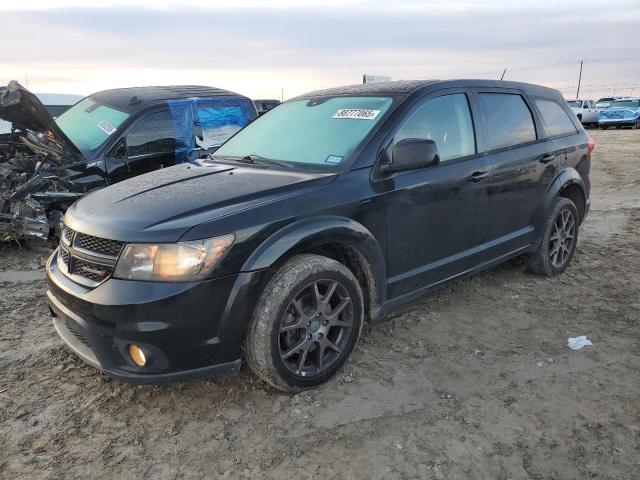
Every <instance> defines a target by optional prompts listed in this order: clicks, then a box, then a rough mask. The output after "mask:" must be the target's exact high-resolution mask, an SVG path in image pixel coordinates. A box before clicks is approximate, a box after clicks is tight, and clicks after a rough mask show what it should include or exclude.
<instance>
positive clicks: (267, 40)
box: [0, 0, 640, 96]
mask: <svg viewBox="0 0 640 480" xmlns="http://www.w3.org/2000/svg"><path fill="white" fill-rule="evenodd" d="M77 3H78V2H73V1H68V2H62V3H57V4H56V3H53V4H52V3H49V2H47V3H46V6H47V8H45V9H40V10H39V9H36V8H35V7H38V6H40V7H43V6H45V4H44V2H37V1H35V2H34V1H27V2H26V3H25V5H24V6H25V7H26V9H23V10H7V11H5V12H3V14H2V20H1V21H2V23H3V42H4V44H3V62H2V64H3V66H2V69H1V70H0V76H4V75H5V74H6V75H9V74H12V75H18V76H19V78H22V75H23V72H29V73H28V76H29V78H30V82H31V83H32V84H34V85H46V87H47V89H48V90H50V91H52V90H53V89H57V90H59V91H69V89H70V88H74V89H76V91H80V90H77V89H78V88H82V90H81V91H82V92H84V93H89V92H90V91H93V90H95V89H97V88H110V87H115V86H122V85H126V84H128V83H127V82H131V81H143V82H144V83H147V84H148V83H156V84H157V83H169V82H171V81H176V80H177V81H179V82H188V83H202V82H203V81H204V82H206V83H211V82H212V81H213V80H216V81H218V82H220V81H222V82H223V83H224V84H219V83H216V84H215V85H216V86H222V87H226V88H231V89H234V85H238V86H239V87H240V88H246V89H247V91H244V92H243V93H247V94H250V95H260V96H265V95H266V96H276V95H277V94H279V93H280V92H279V90H280V87H281V86H282V87H285V89H286V90H287V92H288V93H289V94H291V95H293V94H296V93H301V92H302V91H305V90H307V89H310V88H319V87H326V86H332V85H336V84H342V83H355V82H357V81H358V80H359V78H360V77H361V75H362V73H377V74H390V75H392V76H393V77H394V78H434V77H436V78H452V77H472V76H477V77H491V78H495V77H496V76H498V75H499V74H500V73H501V71H502V68H504V67H505V66H506V67H507V68H508V69H509V70H508V74H507V78H511V79H518V80H528V81H537V82H541V83H546V84H550V85H552V86H556V87H560V88H566V89H567V90H569V89H570V88H571V87H572V86H573V84H574V83H575V77H576V76H577V75H576V64H577V62H578V61H579V60H580V59H581V58H590V59H597V60H600V62H592V63H591V64H588V68H589V69H590V70H587V69H585V81H587V80H588V78H589V77H588V75H587V73H588V71H589V72H590V74H591V75H592V80H591V84H592V85H594V87H593V88H594V89H596V88H600V87H601V86H603V85H605V84H606V83H607V82H608V83H612V82H611V81H609V79H605V78H600V79H599V80H598V82H596V81H595V79H596V78H597V75H600V76H606V74H607V73H608V70H609V69H610V68H611V62H610V61H609V60H610V59H615V58H617V59H619V60H618V61H617V63H616V68H615V71H616V73H617V74H618V75H621V78H624V75H627V76H628V77H626V80H616V84H618V85H626V84H627V83H628V84H629V85H631V84H633V82H636V83H640V74H638V73H639V72H638V68H637V67H638V65H640V63H638V61H640V55H637V54H635V52H634V51H633V50H632V49H631V47H630V46H627V45H630V44H626V43H625V42H621V41H620V39H624V38H627V39H628V38H635V36H636V35H637V25H638V24H639V20H640V6H638V5H636V4H635V3H634V2H627V1H622V2H618V3H617V4H616V5H617V6H618V8H621V7H624V10H625V14H624V15H609V14H606V15H605V14H603V15H593V14H589V15H586V14H585V15H583V14H581V13H576V12H584V11H585V5H586V4H589V3H590V1H589V0H584V1H582V2H578V1H576V2H566V3H563V4H562V5H555V2H553V3H552V2H550V1H546V0H544V1H542V2H541V3H536V5H535V6H532V5H530V4H528V3H527V2H514V3H509V4H506V5H503V4H500V3H499V2H491V1H489V2H485V3H475V2H459V1H456V2H447V3H442V2H418V1H414V0H404V1H401V2H383V1H381V0H374V1H370V2H364V1H360V2H355V3H350V4H349V5H345V6H342V5H338V3H339V2H336V1H329V2H327V1H323V2H315V1H312V2H308V3H307V2H305V3H304V4H302V6H300V3H297V2H293V1H289V0H281V1H279V2H276V3H275V4H271V6H270V7H265V6H262V4H261V3H260V2H255V1H249V0H246V1H245V0H240V1H239V2H238V1H236V2H233V5H234V7H235V8H231V7H230V5H232V4H231V2H217V3H215V4H213V5H215V6H214V7H211V6H210V5H211V4H208V3H206V2H200V1H196V0H194V1H191V2H188V3H187V4H186V6H184V5H183V6H181V7H178V6H176V4H175V3H174V2H170V1H164V0H163V1H161V2H152V3H151V2H145V1H141V0H137V1H134V2H126V3H127V5H128V6H123V4H124V3H125V2H120V1H109V2H101V3H100V5H94V6H93V7H91V8H87V7H82V8H80V7H78V6H73V5H77ZM65 5H66V6H65ZM131 5H133V6H131ZM238 5H240V6H241V7H242V8H237V6H238ZM274 5H275V6H274ZM612 5H613V2H611V4H608V8H609V10H608V11H610V12H611V11H613V12H615V8H612ZM71 6H73V8H71ZM32 7H33V8H32ZM52 7H56V8H52ZM614 7H615V5H614ZM603 31H606V32H615V34H607V35H601V34H598V32H603ZM634 55H636V57H638V58H636V61H635V63H634V61H633V58H634ZM5 72H6V73H5ZM634 74H635V77H634ZM234 78H235V80H234ZM190 79H193V80H192V81H189V80H190ZM212 79H213V80H212ZM3 80H7V79H6V78H0V81H3ZM227 82H228V83H227ZM624 82H626V83H624ZM34 88H35V87H34ZM240 88H238V87H236V89H237V90H239V89H240ZM639 90H640V89H639Z"/></svg>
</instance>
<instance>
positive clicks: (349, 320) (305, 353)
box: [278, 279, 353, 377]
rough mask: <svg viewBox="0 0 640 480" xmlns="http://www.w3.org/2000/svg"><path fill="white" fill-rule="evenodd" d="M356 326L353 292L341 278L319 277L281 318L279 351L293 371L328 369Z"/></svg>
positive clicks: (314, 372)
mask: <svg viewBox="0 0 640 480" xmlns="http://www.w3.org/2000/svg"><path fill="white" fill-rule="evenodd" d="M352 328H353V305H352V302H351V297H350V296H349V292H348V291H347V289H346V288H345V286H344V285H342V284H341V283H340V282H338V281H337V280H328V279H322V280H316V281H313V282H311V283H309V284H308V285H305V286H304V287H303V288H302V289H301V290H300V291H299V293H298V294H297V295H296V296H295V297H294V298H293V300H291V303H290V304H289V306H288V307H287V309H286V311H285V314H284V315H283V317H282V319H281V321H280V337H279V339H278V351H279V354H280V358H281V360H282V363H283V365H284V367H285V368H286V369H287V370H288V371H289V372H291V373H292V374H294V375H296V376H300V377H309V376H314V375H319V374H322V373H324V372H325V371H326V370H328V369H330V368H331V366H332V365H333V364H334V363H335V362H336V360H337V359H338V358H340V354H341V353H342V352H343V350H344V349H345V348H346V345H347V343H348V340H349V337H350V332H351V329H352Z"/></svg>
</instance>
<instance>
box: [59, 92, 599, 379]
mask: <svg viewBox="0 0 640 480" xmlns="http://www.w3.org/2000/svg"><path fill="white" fill-rule="evenodd" d="M592 148H593V143H592V142H591V140H590V139H589V137H588V136H587V134H586V133H585V131H584V130H583V128H582V126H581V125H580V123H579V122H578V119H577V118H576V116H575V115H573V113H572V112H571V110H569V107H568V106H567V104H566V102H565V101H564V99H563V98H562V96H561V95H560V93H559V92H557V91H556V90H551V89H549V88H545V87H540V86H535V85H527V84H522V83H513V82H503V81H485V80H456V81H403V82H391V83H384V84H373V85H362V86H352V87H344V88H335V89H330V90H324V91H319V92H314V93H310V94H307V95H303V96H300V97H297V98H294V99H292V100H289V101H287V102H285V103H283V104H282V105H280V106H278V107H277V108H275V109H273V110H272V111H271V112H269V114H268V115H265V116H264V117H261V118H259V119H258V120H256V121H254V122H253V123H251V124H250V125H249V126H247V127H245V128H244V129H243V130H241V131H240V132H238V133H237V134H236V135H235V136H233V137H232V138H231V139H230V140H228V141H227V142H226V143H225V144H224V145H223V146H222V147H221V148H220V149H219V150H217V152H216V153H215V154H214V155H213V156H211V157H210V158H209V159H207V160H203V161H200V162H199V164H197V165H187V164H185V165H177V166H175V167H172V168H167V169H163V170H160V171H158V172H153V173H149V174H147V175H143V176H141V177H138V178H137V179H135V181H125V182H121V183H119V184H118V185H115V186H112V187H109V188H107V189H104V190H100V191H98V192H96V193H93V194H91V195H88V196H86V197H84V198H83V199H81V200H80V201H78V202H77V203H75V204H74V205H73V206H72V207H71V208H70V209H69V210H68V211H67V214H66V216H65V219H64V222H65V228H64V234H63V236H62V240H61V242H60V246H59V248H58V250H57V251H56V252H55V253H54V254H53V255H52V256H51V258H50V260H49V262H48V264H47V277H48V285H49V291H48V294H47V295H48V301H49V305H50V307H51V311H52V313H53V316H54V319H53V321H54V326H55V329H56V330H57V332H58V334H59V335H60V336H61V337H62V339H63V340H64V341H65V342H66V343H67V344H68V346H70V347H71V349H72V350H74V351H75V352H76V353H77V354H78V355H79V356H81V357H82V358H83V359H84V360H86V361H87V362H89V363H90V364H92V365H95V366H96V367H98V368H100V369H101V370H103V371H105V372H106V373H107V374H109V375H111V376H113V377H116V378H119V379H122V380H127V381H133V382H149V383H156V382H164V381H171V380H181V379H185V378H188V377H195V376H202V375H209V374H214V373H229V372H236V371H237V370H238V369H239V367H240V363H241V359H242V358H243V357H244V358H245V359H246V361H247V363H248V364H249V366H250V367H251V368H252V369H253V370H254V371H255V372H256V373H257V374H258V375H259V376H260V377H261V378H263V379H264V380H266V381H267V382H269V383H270V384H272V385H274V386H275V387H277V388H280V389H283V390H289V391H293V390H298V389H301V388H306V387H311V386H314V385H317V384H318V383H320V382H322V381H324V380H326V379H327V378H329V377H330V376H331V375H332V374H333V373H335V372H336V370H337V369H338V368H339V367H340V366H341V365H342V364H343V363H344V361H345V360H346V359H347V357H348V356H349V354H350V353H351V351H352V350H353V348H354V345H355V344H356V342H357V340H358V336H359V335H360V331H361V328H362V324H363V322H364V321H366V320H370V321H374V320H376V319H379V318H382V317H383V316H384V314H386V313H387V312H389V311H390V310H391V309H393V308H394V307H397V306H398V305H400V304H401V303H403V302H406V301H408V300H410V299H412V298H415V297H416V296H417V295H420V294H423V293H424V292H426V291H428V290H431V289H434V288H436V287H439V286H441V285H444V284H446V283H448V282H451V281H453V280H455V279H458V278H460V277H462V276H464V275H468V274H473V273H476V272H479V271H480V270H484V269H486V268H489V267H491V266H493V265H496V264H498V263H500V262H503V261H505V260H507V259H509V258H512V257H515V256H518V255H525V256H526V262H527V264H528V266H529V268H530V270H532V271H533V272H536V273H540V274H543V275H556V274H559V273H561V272H562V271H563V270H564V269H565V268H567V265H568V264H569V262H570V260H571V257H572V255H573V253H574V250H575V247H576V241H577V239H578V227H579V225H580V222H581V221H582V220H583V219H584V217H585V215H586V214H587V211H588V208H589V188H590V185H589V168H590V162H591V150H592Z"/></svg>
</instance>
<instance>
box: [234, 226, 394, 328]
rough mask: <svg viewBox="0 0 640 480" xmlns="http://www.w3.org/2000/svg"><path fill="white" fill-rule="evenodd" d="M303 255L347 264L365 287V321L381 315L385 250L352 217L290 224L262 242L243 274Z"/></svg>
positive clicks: (384, 279) (275, 267)
mask: <svg viewBox="0 0 640 480" xmlns="http://www.w3.org/2000/svg"><path fill="white" fill-rule="evenodd" d="M302 253H315V254H318V255H323V256H326V257H329V258H332V259H334V260H336V261H338V262H340V263H342V264H343V265H345V266H346V267H347V268H348V269H349V270H351V272H352V273H353V274H354V276H355V277H356V278H357V280H358V282H359V283H360V286H361V288H362V292H363V295H364V301H365V316H366V318H368V319H373V318H375V317H376V316H377V315H378V313H379V311H380V305H382V303H384V300H385V297H386V289H385V286H386V263H385V260H384V255H383V252H382V248H381V247H380V244H379V243H378V241H377V240H376V238H375V237H374V236H373V234H372V233H371V232H370V231H369V230H368V229H367V228H366V227H364V226H363V225H362V224H360V223H358V222H356V221H354V220H352V219H349V218H345V217H336V216H325V217H320V218H314V219H307V220H301V221H298V222H295V223H292V224H289V225H287V226H285V227H283V228H282V229H280V230H278V231H277V232H275V233H274V234H272V235H271V236H269V237H268V238H267V239H266V240H265V241H263V243H262V244H261V245H260V246H259V247H258V248H257V249H256V250H255V251H254V252H253V253H252V254H251V256H250V257H249V258H248V259H247V261H246V262H245V263H244V265H243V267H242V271H245V272H247V271H255V270H260V269H273V270H275V269H277V268H279V267H280V266H281V265H282V264H284V263H285V262H286V261H287V260H288V259H290V258H291V257H293V256H294V255H298V254H302Z"/></svg>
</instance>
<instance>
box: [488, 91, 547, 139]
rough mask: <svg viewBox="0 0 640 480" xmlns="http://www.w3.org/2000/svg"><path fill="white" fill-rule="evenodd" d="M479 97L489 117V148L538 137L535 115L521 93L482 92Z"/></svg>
mask: <svg viewBox="0 0 640 480" xmlns="http://www.w3.org/2000/svg"><path fill="white" fill-rule="evenodd" d="M479 97H480V102H481V104H482V107H483V109H484V112H485V116H486V119H487V125H486V132H487V150H494V149H496V148H501V147H508V146H510V145H517V144H519V143H525V142H529V141H532V140H535V139H536V128H535V125H534V123H533V116H532V115H531V111H530V110H529V107H528V106H527V104H526V103H525V101H524V99H523V98H522V96H521V95H517V94H509V93H481V94H480V95H479Z"/></svg>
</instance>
